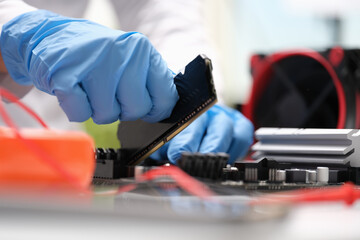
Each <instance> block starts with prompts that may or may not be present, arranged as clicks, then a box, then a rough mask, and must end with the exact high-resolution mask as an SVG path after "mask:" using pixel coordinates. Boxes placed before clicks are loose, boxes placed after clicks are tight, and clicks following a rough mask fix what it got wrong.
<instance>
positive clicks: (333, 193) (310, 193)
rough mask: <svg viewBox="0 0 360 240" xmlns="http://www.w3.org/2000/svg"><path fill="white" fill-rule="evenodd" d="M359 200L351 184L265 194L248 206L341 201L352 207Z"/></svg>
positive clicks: (359, 192) (358, 195) (357, 193)
mask: <svg viewBox="0 0 360 240" xmlns="http://www.w3.org/2000/svg"><path fill="white" fill-rule="evenodd" d="M358 199H360V190H359V189H357V188H356V187H355V186H354V184H353V183H351V182H349V183H345V184H344V185H343V186H340V187H327V188H323V189H300V190H294V191H287V192H285V193H278V194H267V195H265V196H262V197H259V198H256V199H255V200H253V201H252V202H251V203H250V204H253V205H265V204H286V203H291V204H300V203H308V202H330V201H343V202H345V203H346V204H347V205H352V204H353V203H354V202H355V201H356V200H358Z"/></svg>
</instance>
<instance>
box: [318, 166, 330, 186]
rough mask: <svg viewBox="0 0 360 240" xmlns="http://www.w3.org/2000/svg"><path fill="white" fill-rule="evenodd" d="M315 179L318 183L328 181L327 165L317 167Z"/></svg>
mask: <svg viewBox="0 0 360 240" xmlns="http://www.w3.org/2000/svg"><path fill="white" fill-rule="evenodd" d="M316 180H317V182H318V183H328V182H329V168H328V167H317V169H316Z"/></svg>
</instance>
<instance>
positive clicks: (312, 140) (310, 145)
mask: <svg viewBox="0 0 360 240" xmlns="http://www.w3.org/2000/svg"><path fill="white" fill-rule="evenodd" d="M255 137H256V139H257V140H258V142H257V143H256V144H254V145H253V147H252V150H253V151H255V153H254V155H253V157H254V158H256V159H258V158H260V157H268V158H273V159H276V160H278V161H286V162H318V163H331V164H348V163H349V164H350V166H351V167H360V153H359V152H360V130H355V129H311V128H307V129H295V128H260V129H258V130H257V131H256V132H255Z"/></svg>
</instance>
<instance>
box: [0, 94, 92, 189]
mask: <svg viewBox="0 0 360 240" xmlns="http://www.w3.org/2000/svg"><path fill="white" fill-rule="evenodd" d="M2 97H4V98H6V99H7V100H9V101H11V102H14V103H16V104H17V105H19V106H20V107H21V108H22V109H24V110H25V111H26V112H27V113H29V115H31V116H32V117H33V118H35V119H36V120H37V121H38V122H39V123H40V124H41V125H42V126H43V127H44V128H45V129H48V126H47V125H46V123H45V122H44V121H43V120H42V119H41V118H40V117H39V116H38V115H37V114H36V113H35V112H34V111H32V110H31V109H30V108H29V107H27V106H26V105H25V104H23V103H22V102H20V101H19V99H18V98H17V97H16V96H15V95H13V94H12V93H10V92H9V91H7V90H6V89H4V88H1V87H0V115H1V117H2V118H3V119H4V122H5V123H6V124H7V125H8V126H9V127H10V128H11V129H13V131H14V133H15V135H16V137H17V138H18V139H19V140H20V141H21V142H22V143H23V144H24V145H25V146H26V148H27V149H28V150H30V151H31V152H33V153H34V154H35V155H37V156H38V157H39V159H40V160H41V161H42V162H44V163H45V164H47V165H49V166H50V167H51V168H52V169H54V170H55V171H56V172H58V173H59V174H60V175H62V177H63V178H64V179H66V180H67V181H68V182H69V183H70V184H71V185H73V186H75V187H76V188H78V189H81V190H85V191H87V189H84V187H83V186H82V185H81V184H80V182H79V181H78V179H77V178H76V177H74V176H73V175H71V174H70V173H69V172H68V171H66V170H65V169H64V168H63V167H62V166H61V165H60V164H58V161H57V160H56V159H55V158H54V157H52V156H51V155H49V154H47V153H46V152H45V151H44V150H43V149H41V148H40V147H39V146H37V145H36V144H34V143H33V142H32V141H31V140H29V139H26V138H24V137H23V136H22V135H21V134H20V131H19V129H18V127H17V126H16V124H15V123H14V122H13V121H12V119H11V117H10V116H9V115H8V113H7V112H6V110H5V107H4V105H3V100H2Z"/></svg>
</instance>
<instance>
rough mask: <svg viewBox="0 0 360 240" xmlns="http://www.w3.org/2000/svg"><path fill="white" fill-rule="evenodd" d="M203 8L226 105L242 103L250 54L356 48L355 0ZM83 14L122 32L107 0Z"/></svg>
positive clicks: (246, 2) (246, 0) (359, 31)
mask: <svg viewBox="0 0 360 240" xmlns="http://www.w3.org/2000/svg"><path fill="white" fill-rule="evenodd" d="M203 10H204V19H205V21H204V22H205V26H206V28H207V29H208V33H209V37H210V38H211V41H212V43H213V47H214V48H215V50H216V54H217V57H218V63H219V64H220V68H221V74H222V82H223V99H224V100H225V102H226V103H228V104H235V103H244V102H245V101H246V100H247V98H248V94H249V92H250V87H251V76H250V70H249V69H250V66H249V59H250V56H251V55H252V54H253V53H270V52H274V51H277V50H284V49H294V48H312V49H316V50H322V49H324V48H327V47H331V46H334V45H338V44H340V45H341V46H344V47H351V48H358V47H360V24H359V23H360V12H359V10H360V1H357V0H315V1H314V0H271V1H269V0H221V1H220V0H204V3H203ZM84 16H85V18H88V19H91V20H94V21H96V22H99V23H101V24H104V25H107V26H110V27H113V28H120V29H121V23H120V22H119V21H118V19H117V17H116V13H115V12H114V9H113V8H112V5H111V2H110V1H108V0H91V1H90V4H89V5H88V7H87V9H86V11H85V15H84ZM174 71H176V69H174Z"/></svg>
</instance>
